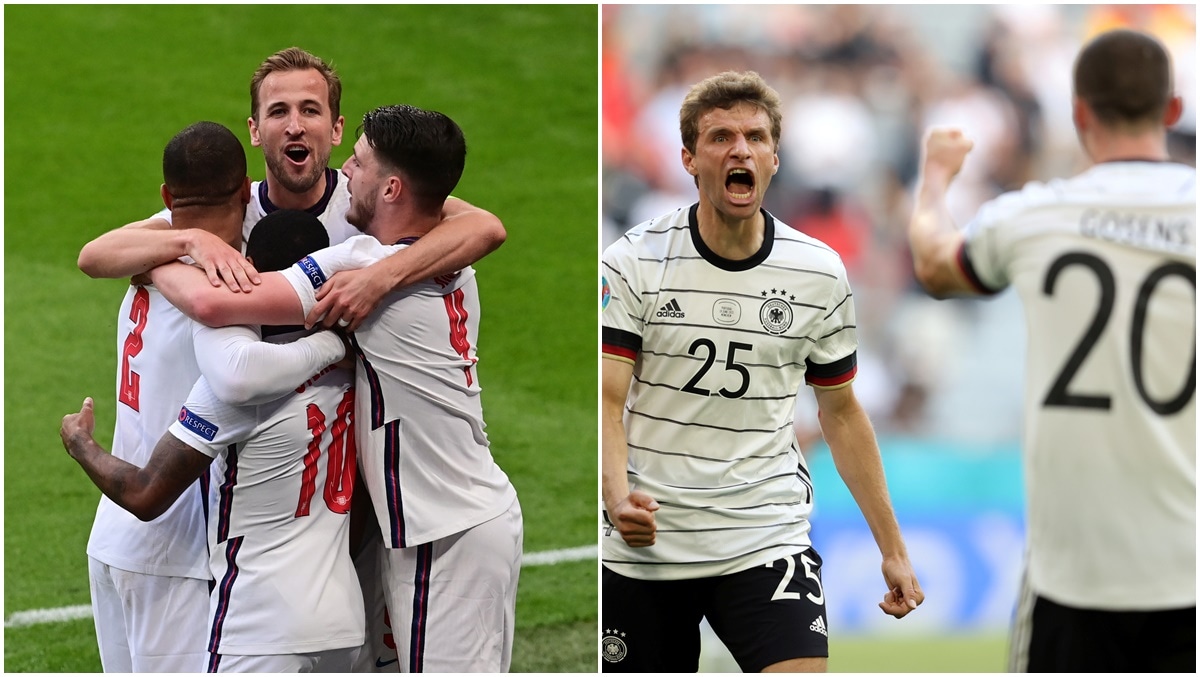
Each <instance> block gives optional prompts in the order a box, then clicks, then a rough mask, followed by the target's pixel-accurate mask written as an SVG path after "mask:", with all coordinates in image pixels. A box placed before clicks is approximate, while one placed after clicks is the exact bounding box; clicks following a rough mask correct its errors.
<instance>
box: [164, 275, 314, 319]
mask: <svg viewBox="0 0 1200 677" xmlns="http://www.w3.org/2000/svg"><path fill="white" fill-rule="evenodd" d="M149 275H150V279H151V281H152V282H154V286H155V287H157V288H158V290H159V291H160V292H162V295H163V296H165V297H167V300H168V301H170V302H171V305H173V306H175V307H176V308H178V309H179V310H180V311H182V312H183V313H184V314H185V315H187V316H188V317H190V318H192V319H193V320H196V321H197V322H199V323H201V324H205V325H208V326H210V327H226V326H229V325H231V324H272V325H288V324H300V323H301V322H302V321H303V320H304V310H303V308H302V307H301V305H300V299H299V298H298V297H297V296H296V292H295V291H294V290H293V288H292V285H291V284H289V283H288V282H287V280H285V279H284V278H283V275H282V274H280V273H276V272H272V273H266V274H263V275H261V276H260V284H259V286H258V287H256V288H255V292H254V293H253V294H242V293H234V292H232V291H230V290H229V289H225V288H223V287H214V286H212V285H210V284H208V283H207V281H206V279H207V278H206V275H205V273H204V271H202V270H200V269H199V268H197V267H195V266H189V265H186V264H183V263H168V264H166V265H163V266H159V267H157V268H154V269H152V270H151V271H150V273H149Z"/></svg>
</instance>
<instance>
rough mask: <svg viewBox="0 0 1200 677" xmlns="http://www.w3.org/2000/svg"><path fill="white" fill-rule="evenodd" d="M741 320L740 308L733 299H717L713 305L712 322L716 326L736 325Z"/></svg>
mask: <svg viewBox="0 0 1200 677" xmlns="http://www.w3.org/2000/svg"><path fill="white" fill-rule="evenodd" d="M741 319H742V306H741V305H740V304H739V303H738V302H737V301H734V300H733V299H717V302H716V303H714V304H713V321H714V322H716V323H717V324H737V323H738V321H740V320H741Z"/></svg>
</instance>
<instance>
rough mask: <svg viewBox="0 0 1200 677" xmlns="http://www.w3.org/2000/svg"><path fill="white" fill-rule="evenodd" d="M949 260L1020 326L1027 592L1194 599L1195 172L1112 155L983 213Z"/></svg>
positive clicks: (1120, 602)
mask: <svg viewBox="0 0 1200 677" xmlns="http://www.w3.org/2000/svg"><path fill="white" fill-rule="evenodd" d="M959 261H960V263H961V264H962V267H963V270H964V272H965V273H966V275H967V278H968V279H969V280H971V281H972V282H973V283H974V284H975V285H976V287H977V288H978V289H979V290H980V291H982V292H996V291H999V290H1001V289H1003V288H1004V287H1007V286H1009V285H1012V286H1013V287H1014V288H1015V289H1016V291H1017V294H1018V295H1019V296H1020V297H1021V301H1022V304H1023V305H1024V308H1025V319H1026V324H1027V328H1028V336H1029V342H1028V353H1027V356H1026V368H1025V376H1026V380H1025V435H1024V459H1025V483H1026V489H1027V491H1026V493H1027V500H1028V524H1029V526H1028V533H1029V551H1028V567H1029V583H1030V585H1031V587H1032V589H1033V590H1034V592H1036V593H1037V594H1039V595H1041V596H1044V597H1047V598H1049V599H1050V600H1052V601H1055V602H1058V603H1059V604H1064V605H1068V606H1074V607H1079V608H1088V609H1107V610H1133V609H1142V610H1146V609H1168V608H1178V607H1186V606H1191V605H1194V604H1195V603H1196V399H1195V390H1196V376H1195V372H1196V312H1195V307H1196V171H1195V169H1194V168H1192V167H1187V166H1184V165H1180V164H1173V163H1166V162H1164V163H1155V162H1136V161H1134V162H1111V163H1104V164H1099V165H1096V166H1094V167H1092V168H1091V169H1089V170H1087V171H1085V172H1083V173H1082V174H1080V175H1078V176H1076V177H1074V178H1071V179H1066V180H1056V181H1052V182H1049V183H1046V184H1042V183H1032V184H1030V185H1028V186H1026V187H1025V188H1024V189H1023V190H1020V191H1017V192H1014V193H1009V194H1006V195H1003V196H1001V197H999V198H997V199H996V200H994V201H992V202H990V203H988V204H986V205H984V207H983V208H982V209H980V211H979V214H978V215H977V216H976V218H975V220H974V221H973V222H972V223H971V224H969V225H968V226H967V241H966V243H965V245H964V247H963V249H962V251H961V253H960V257H959Z"/></svg>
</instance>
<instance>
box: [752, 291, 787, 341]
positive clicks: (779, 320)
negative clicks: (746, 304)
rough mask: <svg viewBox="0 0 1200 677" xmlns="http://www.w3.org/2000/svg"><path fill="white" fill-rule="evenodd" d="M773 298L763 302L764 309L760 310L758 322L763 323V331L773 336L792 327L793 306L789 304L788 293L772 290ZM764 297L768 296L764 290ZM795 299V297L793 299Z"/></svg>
mask: <svg viewBox="0 0 1200 677" xmlns="http://www.w3.org/2000/svg"><path fill="white" fill-rule="evenodd" d="M770 293H771V298H768V299H767V300H766V301H763V304H762V307H761V308H759V310H758V320H759V322H762V326H763V329H766V330H767V332H769V333H771V334H782V333H783V332H785V331H787V330H788V328H789V327H791V326H792V306H791V304H790V303H788V302H787V300H786V299H787V292H786V291H782V290H780V291H776V290H774V289H772V290H771V292H770ZM762 295H763V296H767V292H766V291H765V290H764V291H763V293H762ZM792 298H795V297H792Z"/></svg>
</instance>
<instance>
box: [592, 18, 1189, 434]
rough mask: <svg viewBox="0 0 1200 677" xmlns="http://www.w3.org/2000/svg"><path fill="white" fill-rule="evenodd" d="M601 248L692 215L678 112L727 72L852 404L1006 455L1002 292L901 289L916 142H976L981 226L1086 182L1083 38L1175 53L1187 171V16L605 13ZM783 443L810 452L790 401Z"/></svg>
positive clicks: (969, 169)
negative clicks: (943, 294) (768, 119)
mask: <svg viewBox="0 0 1200 677" xmlns="http://www.w3.org/2000/svg"><path fill="white" fill-rule="evenodd" d="M602 12H603V18H602V21H603V28H602V34H603V38H602V40H603V48H602V72H603V75H602V94H603V104H602V125H603V175H602V185H603V199H602V212H603V244H604V246H607V245H608V244H609V243H611V242H612V241H613V240H615V239H616V238H618V237H620V235H621V233H623V232H624V231H625V230H626V229H628V228H630V227H632V226H634V225H636V224H638V223H640V222H641V221H644V220H646V219H648V218H651V217H654V216H658V215H660V214H663V213H666V212H667V211H670V210H672V209H675V208H677V207H680V206H685V205H688V204H691V203H693V202H695V201H696V188H695V186H694V185H693V183H692V178H691V177H690V176H689V175H688V174H687V173H686V172H685V171H684V170H683V168H682V165H681V162H680V147H681V142H680V138H679V105H680V103H681V102H682V100H683V96H684V94H685V92H686V91H687V89H688V87H689V86H690V85H692V84H694V83H695V82H698V81H700V80H702V79H704V78H706V77H708V76H709V75H713V74H715V73H718V72H720V71H723V70H755V71H758V72H759V73H760V74H761V75H762V76H763V77H764V78H765V79H766V80H767V82H768V83H769V84H771V85H772V86H773V87H774V88H775V89H776V90H777V91H778V92H779V94H780V96H781V98H782V100H783V102H784V117H783V133H782V138H781V140H780V149H779V159H780V170H779V173H778V174H777V175H776V176H775V178H774V180H773V182H772V184H771V187H770V189H769V190H768V193H767V197H766V202H765V204H764V206H765V207H766V209H767V210H768V211H770V212H771V213H772V214H774V215H775V216H776V217H777V218H779V219H780V220H782V221H783V222H785V223H787V224H788V225H790V226H792V227H793V228H796V229H798V230H801V231H803V232H805V233H808V234H809V235H812V236H813V237H816V238H818V239H820V240H822V241H824V242H826V243H827V244H829V245H830V246H832V247H834V248H835V249H836V250H837V251H838V252H839V253H840V254H841V256H842V259H843V261H844V262H845V264H846V268H847V270H848V272H849V275H850V281H851V285H852V286H853V288H854V293H855V301H856V304H857V313H858V327H859V329H858V330H859V341H860V349H859V376H858V378H857V380H856V381H855V389H856V392H857V394H858V396H859V399H860V400H862V402H863V404H864V406H866V407H867V409H868V411H869V413H870V414H871V418H872V421H873V422H874V423H875V425H876V427H877V429H878V430H879V432H880V433H881V434H884V435H887V434H893V435H914V436H921V437H937V438H940V439H948V440H956V441H963V442H965V443H968V444H970V443H985V444H986V443H997V442H999V443H1007V442H1012V441H1015V440H1017V439H1018V438H1019V436H1020V433H1021V430H1020V425H1021V423H1020V421H1021V407H1022V393H1021V380H1020V379H1021V371H1022V368H1023V362H1022V361H1023V359H1024V326H1023V319H1022V316H1021V310H1020V306H1019V304H1018V303H1017V302H1016V300H1015V298H1012V292H1011V291H1009V292H1005V293H1004V294H1002V295H1000V297H999V298H997V299H995V300H991V301H982V302H980V301H955V302H950V303H937V302H933V301H932V300H930V299H927V298H926V297H925V296H924V294H923V293H922V292H921V291H920V290H919V288H917V287H916V285H915V282H914V281H913V277H912V272H911V262H910V258H909V253H908V247H907V241H906V237H905V229H906V227H907V223H908V217H909V213H910V209H911V190H912V186H913V184H914V181H915V179H916V173H917V163H918V160H919V145H920V142H921V138H922V135H923V133H924V130H925V128H926V127H928V126H930V125H952V126H957V127H960V128H962V129H963V130H964V132H965V133H966V134H967V135H968V136H969V137H970V138H971V139H972V140H973V141H974V142H975V149H974V151H973V152H972V153H971V155H970V156H969V157H968V159H967V162H966V164H965V165H964V167H963V171H962V173H961V174H960V176H959V178H958V179H957V181H956V183H955V186H954V188H953V192H952V193H951V195H950V196H949V200H950V203H951V211H952V214H953V216H954V217H955V219H956V221H957V222H958V223H959V224H960V225H965V224H966V223H967V222H968V221H969V219H970V217H971V215H972V214H973V213H974V212H975V210H976V208H977V207H978V206H979V205H980V204H982V203H983V202H984V201H986V200H989V199H991V198H993V197H995V196H996V195H998V194H1000V193H1001V192H1004V191H1007V190H1013V189H1016V188H1020V187H1021V186H1022V185H1024V184H1025V183H1026V182H1028V181H1030V180H1047V179H1050V178H1053V177H1056V176H1067V175H1070V174H1074V173H1076V172H1078V171H1080V170H1082V169H1083V168H1085V167H1086V158H1085V157H1084V156H1083V154H1082V152H1081V151H1080V150H1079V148H1078V144H1077V142H1076V138H1075V132H1074V128H1073V126H1072V123H1071V113H1070V105H1071V67H1072V63H1073V61H1074V58H1075V55H1076V53H1077V52H1078V50H1079V48H1080V47H1081V46H1082V45H1083V44H1084V43H1085V42H1086V41H1087V40H1088V39H1090V38H1091V37H1092V36H1094V35H1095V34H1097V33H1099V32H1102V31H1104V30H1109V29H1111V28H1116V27H1132V28H1139V29H1142V30H1146V31H1148V32H1150V33H1152V34H1154V35H1155V36H1157V37H1158V38H1159V39H1160V40H1162V42H1163V43H1164V44H1165V45H1166V46H1167V47H1168V49H1169V50H1170V51H1171V53H1172V57H1173V59H1174V67H1175V78H1176V90H1177V93H1179V94H1180V95H1181V96H1182V97H1183V98H1184V102H1185V111H1184V116H1183V119H1182V120H1181V121H1180V123H1179V124H1177V125H1176V126H1175V127H1174V128H1173V129H1172V130H1171V136H1170V142H1171V146H1170V148H1171V153H1172V156H1173V158H1175V159H1177V160H1178V161H1181V162H1187V163H1189V164H1193V165H1194V164H1195V132H1196V72H1195V41H1196V36H1195V5H1120V6H1086V5H1063V6H1048V5H1013V6H981V5H923V6H904V5H882V6H880V5H875V6H857V5H767V6H751V5H605V6H603V8H602ZM797 408H798V415H797V432H798V434H799V435H800V436H801V439H802V440H803V441H804V442H805V443H808V442H811V441H815V440H816V439H817V437H818V430H817V427H816V415H815V404H814V403H813V401H812V396H811V395H810V394H807V393H801V398H800V400H799V403H798V407H797Z"/></svg>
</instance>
